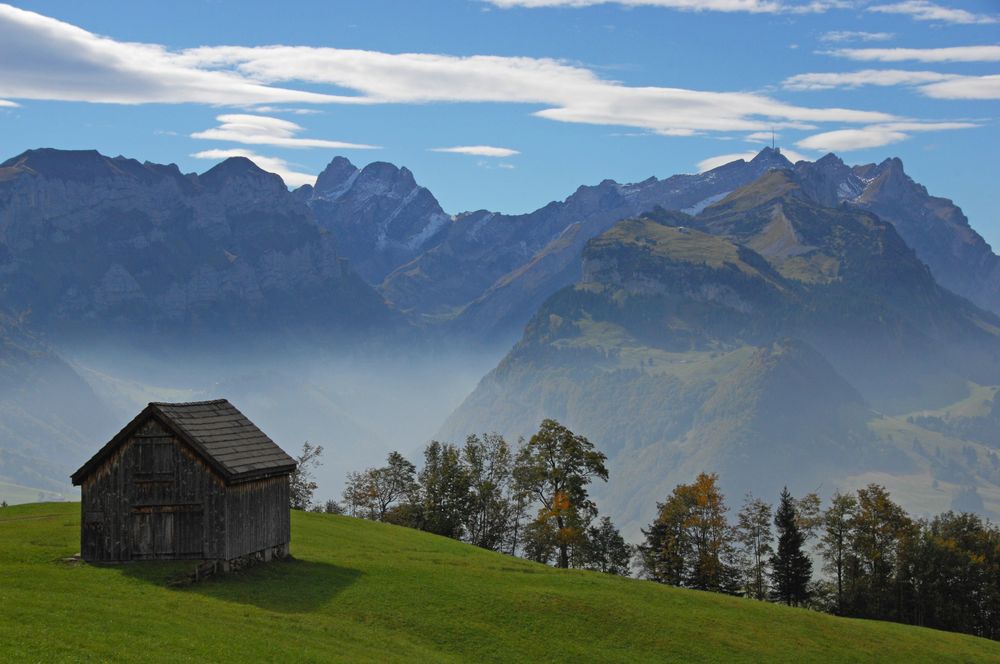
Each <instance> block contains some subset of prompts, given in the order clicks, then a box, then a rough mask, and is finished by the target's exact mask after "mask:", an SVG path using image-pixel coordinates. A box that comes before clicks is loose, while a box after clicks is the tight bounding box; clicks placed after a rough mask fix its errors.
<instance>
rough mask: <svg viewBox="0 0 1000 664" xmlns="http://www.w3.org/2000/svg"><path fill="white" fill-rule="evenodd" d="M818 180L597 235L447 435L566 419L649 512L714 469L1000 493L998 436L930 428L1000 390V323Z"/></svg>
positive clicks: (615, 496) (770, 485)
mask: <svg viewBox="0 0 1000 664" xmlns="http://www.w3.org/2000/svg"><path fill="white" fill-rule="evenodd" d="M804 181H805V179H804V178H802V177H800V176H799V175H797V172H796V170H793V169H782V170H775V171H771V172H769V173H767V174H765V175H763V176H762V177H760V178H759V179H757V180H756V181H754V182H753V183H751V184H749V185H747V186H744V187H742V188H740V189H737V190H736V191H734V192H732V193H731V194H729V195H728V196H727V197H725V198H724V199H722V200H720V201H718V202H716V203H714V204H711V205H709V206H707V207H706V208H705V209H704V210H703V211H702V212H700V213H699V214H698V215H696V216H691V215H686V214H684V213H681V212H673V211H665V210H659V211H655V212H653V213H651V214H648V215H644V216H641V217H638V218H633V219H626V220H623V221H620V222H618V223H617V224H615V225H614V226H613V227H612V228H611V229H609V230H608V231H606V232H605V233H603V234H601V235H600V236H598V237H597V238H594V239H592V240H591V241H590V242H588V243H587V245H586V247H585V249H584V252H583V270H582V277H581V279H580V280H579V281H578V282H577V283H576V284H575V285H573V286H570V287H567V288H565V289H563V290H561V291H559V292H558V293H557V294H555V295H553V296H552V297H551V298H549V299H548V300H547V301H546V303H545V304H544V305H543V306H542V307H541V308H540V309H539V311H538V312H537V313H536V314H535V316H534V317H533V318H532V320H531V322H530V323H529V324H528V326H527V327H526V329H525V332H524V335H523V337H522V339H521V340H520V341H519V342H518V344H517V345H516V346H515V347H514V349H513V350H512V351H511V352H510V353H509V354H508V355H507V356H506V357H505V358H504V359H503V360H502V361H501V362H500V364H499V365H498V367H497V368H496V369H495V370H494V371H493V372H491V373H490V374H489V375H488V376H487V377H485V378H484V379H483V381H482V382H481V383H480V385H479V386H478V387H477V389H476V390H475V391H474V392H473V393H472V394H471V395H470V396H469V397H468V398H467V399H466V401H465V403H464V404H463V405H462V406H461V407H460V408H459V409H458V411H456V413H454V414H453V415H452V416H451V418H450V419H449V420H448V422H447V423H446V424H445V426H444V428H443V430H442V432H441V433H442V437H444V438H446V439H461V437H462V436H463V435H465V434H467V433H470V432H472V431H477V430H498V431H501V432H504V433H506V434H508V435H510V436H514V437H516V436H522V435H527V434H530V425H529V424H528V423H531V422H533V421H535V420H537V419H539V418H540V417H555V418H557V419H559V420H560V421H562V422H564V423H565V424H567V426H569V427H570V428H573V429H574V430H579V431H582V432H585V433H586V434H587V435H589V436H590V437H591V438H592V440H593V441H594V442H595V443H596V444H598V445H599V446H600V447H601V448H602V449H605V450H607V451H608V453H609V457H610V463H611V466H610V467H611V472H612V474H616V473H617V475H618V476H620V477H628V478H629V479H628V482H627V483H625V484H624V485H618V486H617V487H616V488H613V489H610V491H611V495H609V496H608V498H607V500H606V502H608V503H609V504H611V505H614V506H615V509H616V512H617V513H618V514H619V515H624V517H625V519H626V520H627V521H629V520H631V521H630V522H631V523H638V522H639V521H640V520H641V518H642V516H643V515H644V514H645V513H646V512H648V509H649V505H651V504H653V503H654V502H655V500H657V499H658V497H659V496H663V495H666V493H667V492H669V490H670V489H671V488H672V487H673V486H674V485H675V484H678V483H682V482H684V481H687V480H688V478H690V477H691V476H693V475H695V474H697V473H698V472H700V471H702V470H705V469H711V470H713V471H716V472H719V473H720V475H721V478H722V482H723V486H724V487H725V488H726V489H727V490H728V491H729V492H730V493H731V494H733V493H735V494H736V495H737V496H741V495H742V494H743V493H744V492H746V491H748V490H750V491H754V492H756V493H757V494H758V495H760V494H764V495H768V494H771V493H773V492H774V491H775V490H776V488H780V487H781V486H782V485H783V484H787V485H788V486H789V487H791V488H792V489H793V490H794V491H797V492H802V491H809V490H814V489H816V488H817V487H819V486H823V485H826V486H827V487H829V488H833V487H845V486H848V485H850V484H851V483H857V482H859V481H860V479H859V478H861V477H863V476H867V475H869V474H871V473H880V474H885V475H888V476H900V477H907V478H908V480H909V481H911V482H913V481H917V482H920V481H921V480H919V479H918V478H923V484H924V485H925V487H926V488H927V489H930V488H931V487H932V486H935V487H936V488H935V489H934V490H935V491H939V492H940V493H941V496H940V498H941V500H944V501H945V503H947V504H946V505H945V508H947V507H948V506H950V503H949V501H951V500H954V499H956V498H958V497H960V496H962V497H964V496H965V494H966V493H967V492H968V491H969V487H975V486H977V485H978V483H979V481H978V480H977V479H975V478H979V480H981V481H982V482H983V483H985V485H987V486H988V489H989V491H990V492H991V496H992V495H993V492H995V491H996V489H997V488H998V487H997V486H996V485H995V482H996V481H997V479H998V478H1000V476H997V475H996V471H995V466H990V467H986V464H982V466H981V464H979V463H978V462H979V460H984V461H985V460H986V459H990V458H995V454H993V451H992V449H991V448H990V447H989V445H985V444H977V443H974V442H960V441H958V440H957V439H950V440H945V437H943V436H941V435H939V434H938V433H936V432H930V431H927V430H923V431H922V430H921V429H920V427H917V426H913V423H912V417H913V415H912V414H913V413H919V412H923V411H924V410H927V409H933V408H935V407H938V406H940V405H942V404H952V403H957V402H961V401H962V400H964V399H966V398H967V397H968V396H969V393H970V385H974V386H977V387H982V388H983V389H986V390H995V387H993V386H996V385H997V384H1000V318H998V317H997V316H996V315H994V314H992V313H990V312H987V311H984V310H982V309H980V308H978V307H976V306H975V305H973V304H971V303H970V302H968V301H967V300H965V299H963V298H961V297H959V296H957V295H955V294H954V293H952V292H950V291H948V290H946V289H945V288H943V287H942V286H940V285H939V284H938V283H937V282H936V281H935V280H934V278H933V276H932V274H931V272H930V270H929V269H928V268H927V266H926V265H924V264H923V263H922V262H921V261H920V260H919V258H918V257H917V255H916V254H915V252H914V251H913V250H912V249H910V248H909V247H908V246H907V245H906V243H905V242H904V241H903V240H902V238H901V237H900V235H899V234H898V233H897V232H896V230H895V228H894V227H893V226H892V225H891V224H889V223H888V222H885V221H882V220H881V219H880V218H879V217H877V216H876V215H874V214H872V213H870V212H867V211H863V210H861V209H858V208H855V207H852V206H848V205H840V206H838V207H827V206H824V205H823V204H822V203H821V202H820V201H818V200H816V198H814V197H813V196H812V195H811V191H810V189H809V188H808V186H807V185H806V184H804ZM991 395H992V393H991ZM908 417H909V418H910V419H909V420H907V418H908ZM931 444H933V445H934V446H935V447H934V454H935V455H936V456H935V458H934V459H929V458H927V456H926V447H925V445H926V446H929V445H931ZM970 450H971V451H972V453H974V454H975V459H976V461H975V462H972V463H968V462H965V461H963V459H965V458H966V457H968V455H969V454H970ZM935 464H937V465H939V466H942V465H949V464H951V465H956V464H957V465H959V466H960V467H961V468H962V472H963V473H964V474H963V475H962V481H960V482H958V483H955V480H954V478H953V477H948V478H946V477H944V476H939V475H940V474H941V472H943V471H941V470H940V469H938V470H935ZM935 472H938V474H939V475H935ZM963 482H964V483H963ZM946 483H947V485H946ZM830 485H832V487H831V486H830ZM951 485H954V486H951ZM900 493H902V494H904V495H906V494H908V493H910V492H908V491H906V490H905V488H904V489H901V490H900ZM977 495H978V494H977ZM993 500H994V498H993V497H991V498H990V509H996V508H997V507H1000V505H997V504H996V503H994V502H993Z"/></svg>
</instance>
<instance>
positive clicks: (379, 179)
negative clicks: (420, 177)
mask: <svg viewBox="0 0 1000 664" xmlns="http://www.w3.org/2000/svg"><path fill="white" fill-rule="evenodd" d="M357 185H358V186H360V187H363V188H364V189H365V190H368V189H369V188H372V189H373V191H378V192H380V193H381V192H385V191H395V192H400V193H403V194H406V193H409V192H410V191H412V190H413V189H416V188H417V181H416V179H415V178H414V177H413V173H412V172H411V171H410V169H408V168H406V167H405V166H403V167H399V166H396V165H395V164H390V163H389V162H385V161H373V162H372V163H370V164H368V165H367V166H365V167H364V168H363V169H361V173H359V174H358V179H357Z"/></svg>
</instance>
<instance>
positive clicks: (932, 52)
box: [828, 46, 1000, 62]
mask: <svg viewBox="0 0 1000 664" xmlns="http://www.w3.org/2000/svg"><path fill="white" fill-rule="evenodd" d="M828 53H829V55H835V56H838V57H841V58H848V59H851V60H867V61H878V62H905V61H908V60H913V61H917V62H1000V46H948V47H945V48H839V49H835V50H833V51H829V52H828Z"/></svg>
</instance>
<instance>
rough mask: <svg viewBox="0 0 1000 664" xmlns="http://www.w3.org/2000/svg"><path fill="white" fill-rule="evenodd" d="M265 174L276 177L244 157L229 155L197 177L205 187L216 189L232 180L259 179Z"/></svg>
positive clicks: (265, 175)
mask: <svg viewBox="0 0 1000 664" xmlns="http://www.w3.org/2000/svg"><path fill="white" fill-rule="evenodd" d="M267 176H271V177H278V176H277V175H274V174H273V173H268V172H267V171H265V170H263V169H262V168H260V167H259V166H258V165H257V164H255V163H253V162H252V161H250V160H249V159H247V158H246V157H229V158H228V159H226V160H225V161H223V162H221V163H219V164H216V165H215V166H213V167H212V168H210V169H209V170H207V171H205V172H204V173H202V174H201V176H200V177H199V178H198V179H199V180H200V181H201V183H202V184H203V185H204V186H205V187H206V188H207V189H210V190H212V191H218V190H220V189H221V188H222V187H224V186H225V185H226V184H227V183H228V182H230V181H232V180H236V179H245V178H252V179H260V178H264V177H267Z"/></svg>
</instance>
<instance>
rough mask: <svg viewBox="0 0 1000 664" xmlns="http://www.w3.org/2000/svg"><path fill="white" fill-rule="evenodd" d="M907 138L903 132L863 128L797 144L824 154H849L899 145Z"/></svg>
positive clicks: (839, 131) (847, 130)
mask: <svg viewBox="0 0 1000 664" xmlns="http://www.w3.org/2000/svg"><path fill="white" fill-rule="evenodd" d="M906 138H907V134H905V133H903V132H901V131H893V130H890V129H880V128H878V127H862V128H860V129H838V130H835V131H825V132H823V133H821V134H815V135H813V136H809V137H808V138H804V139H802V140H801V141H799V142H797V143H796V145H798V146H799V147H800V148H806V149H808V150H821V151H823V152H848V151H850V150H861V149H864V148H876V147H881V146H883V145H891V144H892V143H898V142H900V141H902V140H905V139H906Z"/></svg>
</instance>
